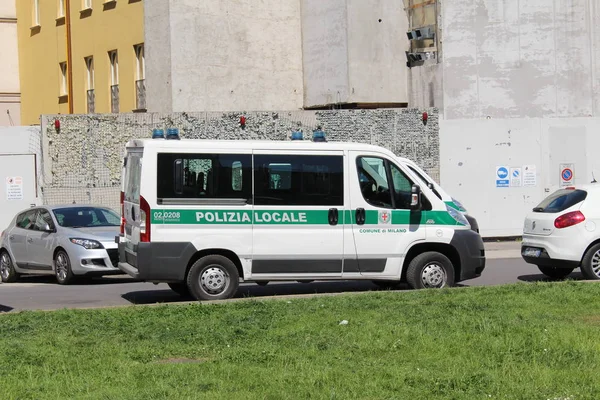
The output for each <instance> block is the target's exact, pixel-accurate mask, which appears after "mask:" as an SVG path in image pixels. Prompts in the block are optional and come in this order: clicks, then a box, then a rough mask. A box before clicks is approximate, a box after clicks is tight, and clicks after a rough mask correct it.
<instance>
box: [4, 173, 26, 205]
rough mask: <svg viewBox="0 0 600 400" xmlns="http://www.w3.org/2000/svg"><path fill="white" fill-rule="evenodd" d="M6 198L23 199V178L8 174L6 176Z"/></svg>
mask: <svg viewBox="0 0 600 400" xmlns="http://www.w3.org/2000/svg"><path fill="white" fill-rule="evenodd" d="M6 200H23V178H22V177H20V176H9V177H7V178H6Z"/></svg>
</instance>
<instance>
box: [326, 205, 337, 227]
mask: <svg viewBox="0 0 600 400" xmlns="http://www.w3.org/2000/svg"><path fill="white" fill-rule="evenodd" d="M328 218H329V225H337V224H338V221H339V213H338V209H337V208H330V209H329V215H328Z"/></svg>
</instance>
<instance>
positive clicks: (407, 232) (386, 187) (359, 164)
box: [344, 151, 427, 278]
mask: <svg viewBox="0 0 600 400" xmlns="http://www.w3.org/2000/svg"><path fill="white" fill-rule="evenodd" d="M349 155H350V157H349V165H350V195H351V202H352V204H351V207H352V211H351V218H352V231H353V236H354V243H355V249H356V259H355V260H350V259H346V260H345V261H344V275H347V274H348V275H351V274H356V273H360V274H361V275H370V276H373V277H375V276H377V277H379V278H381V277H390V278H393V277H398V276H399V275H400V273H401V269H402V263H403V260H404V257H405V255H406V253H407V251H408V249H409V248H410V246H411V245H412V244H413V243H415V242H420V241H425V239H426V237H427V233H426V228H425V226H424V225H423V224H422V219H423V218H424V216H423V215H424V212H422V211H417V212H414V211H411V210H410V203H411V188H412V185H413V181H412V180H411V179H410V178H409V177H408V176H409V175H408V174H407V173H406V172H404V171H403V170H402V169H401V167H399V166H398V165H396V164H394V163H393V162H391V161H390V160H389V159H387V158H386V157H385V156H382V155H380V154H377V153H369V152H357V151H350V152H349ZM348 256H350V255H348ZM348 258H349V257H348Z"/></svg>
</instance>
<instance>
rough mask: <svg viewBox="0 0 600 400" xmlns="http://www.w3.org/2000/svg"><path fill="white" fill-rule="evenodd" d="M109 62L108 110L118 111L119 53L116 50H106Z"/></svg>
mask: <svg viewBox="0 0 600 400" xmlns="http://www.w3.org/2000/svg"><path fill="white" fill-rule="evenodd" d="M108 60H109V62H110V110H111V112H113V113H118V112H119V55H118V54H117V50H112V51H109V52H108Z"/></svg>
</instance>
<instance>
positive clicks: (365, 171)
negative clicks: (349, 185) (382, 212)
mask: <svg viewBox="0 0 600 400" xmlns="http://www.w3.org/2000/svg"><path fill="white" fill-rule="evenodd" d="M356 168H357V172H358V177H359V184H360V191H361V192H362V195H363V197H364V199H365V201H366V202H367V203H369V204H370V205H372V206H375V207H382V208H393V205H392V195H391V193H390V185H389V183H388V179H387V174H386V171H385V162H384V160H383V158H377V157H359V158H357V159H356Z"/></svg>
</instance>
